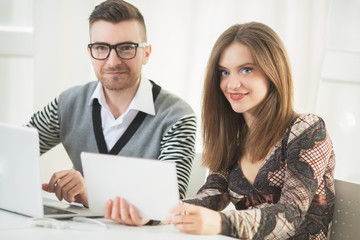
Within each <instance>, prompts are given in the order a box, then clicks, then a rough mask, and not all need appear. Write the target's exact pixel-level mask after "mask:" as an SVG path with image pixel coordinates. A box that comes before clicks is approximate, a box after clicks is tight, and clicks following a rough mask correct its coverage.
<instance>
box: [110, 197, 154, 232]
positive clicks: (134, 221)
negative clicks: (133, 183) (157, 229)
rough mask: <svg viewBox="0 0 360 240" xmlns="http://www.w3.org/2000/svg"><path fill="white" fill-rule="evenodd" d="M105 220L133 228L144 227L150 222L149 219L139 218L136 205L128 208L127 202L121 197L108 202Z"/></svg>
mask: <svg viewBox="0 0 360 240" xmlns="http://www.w3.org/2000/svg"><path fill="white" fill-rule="evenodd" d="M105 218H107V219H111V220H113V221H116V222H118V223H121V224H125V225H131V226H142V225H145V224H146V223H147V222H149V219H145V218H141V217H139V215H138V213H137V211H136V209H135V207H134V205H129V206H127V204H126V200H125V199H124V198H120V197H116V198H115V199H114V200H111V199H110V200H109V201H108V202H107V204H106V206H105Z"/></svg>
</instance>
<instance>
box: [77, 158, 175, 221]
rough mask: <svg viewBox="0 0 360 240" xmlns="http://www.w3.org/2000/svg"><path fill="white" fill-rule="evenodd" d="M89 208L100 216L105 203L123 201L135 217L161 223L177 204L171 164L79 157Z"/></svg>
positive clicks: (147, 160)
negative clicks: (132, 207)
mask: <svg viewBox="0 0 360 240" xmlns="http://www.w3.org/2000/svg"><path fill="white" fill-rule="evenodd" d="M81 162H82V166H83V171H84V179H85V186H86V191H87V194H88V201H89V208H90V210H91V211H93V212H96V213H101V214H104V208H105V205H106V203H107V201H108V200H109V199H114V198H115V197H116V196H118V197H121V198H125V199H126V202H127V203H130V204H132V205H134V206H135V208H136V209H137V212H138V214H139V216H141V217H144V218H148V219H152V220H160V221H161V220H165V218H166V217H167V216H169V214H170V209H171V207H173V206H175V205H176V204H178V203H179V189H178V183H177V175H176V164H175V163H174V162H166V161H159V160H157V159H156V160H154V159H144V158H134V157H123V156H118V155H109V154H100V153H88V152H82V153H81Z"/></svg>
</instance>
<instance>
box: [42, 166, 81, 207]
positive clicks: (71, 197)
mask: <svg viewBox="0 0 360 240" xmlns="http://www.w3.org/2000/svg"><path fill="white" fill-rule="evenodd" d="M42 188H43V190H45V191H48V192H53V193H55V195H56V197H57V198H58V199H59V200H60V201H61V200H63V199H65V200H66V201H68V202H74V201H76V202H79V203H83V204H85V203H86V205H87V196H86V190H85V183H84V178H83V177H82V175H81V173H80V172H79V171H75V170H74V169H69V170H63V171H59V172H56V173H54V174H53V175H52V177H51V179H50V181H49V183H48V184H46V183H45V184H43V185H42Z"/></svg>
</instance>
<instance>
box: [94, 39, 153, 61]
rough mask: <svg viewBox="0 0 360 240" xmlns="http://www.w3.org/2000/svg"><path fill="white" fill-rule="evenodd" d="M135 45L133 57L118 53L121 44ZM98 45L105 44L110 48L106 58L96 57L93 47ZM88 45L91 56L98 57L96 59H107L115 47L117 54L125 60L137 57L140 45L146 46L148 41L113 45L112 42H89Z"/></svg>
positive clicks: (124, 43)
mask: <svg viewBox="0 0 360 240" xmlns="http://www.w3.org/2000/svg"><path fill="white" fill-rule="evenodd" d="M127 44H128V45H129V44H130V45H133V46H134V47H135V53H134V56H133V57H131V58H123V57H120V54H119V53H118V51H117V47H118V46H121V45H127ZM96 45H105V46H108V47H109V48H110V50H109V53H108V55H107V56H106V57H105V58H96V57H94V55H93V52H92V47H93V46H96ZM88 47H89V48H90V53H91V57H92V58H94V59H96V60H105V59H107V58H108V57H109V56H110V53H111V50H112V49H114V51H115V52H116V55H117V56H118V57H119V58H120V59H123V60H130V59H133V58H135V57H136V53H137V49H138V48H139V47H146V43H145V42H141V43H134V42H123V43H118V44H115V45H111V44H108V43H89V44H88Z"/></svg>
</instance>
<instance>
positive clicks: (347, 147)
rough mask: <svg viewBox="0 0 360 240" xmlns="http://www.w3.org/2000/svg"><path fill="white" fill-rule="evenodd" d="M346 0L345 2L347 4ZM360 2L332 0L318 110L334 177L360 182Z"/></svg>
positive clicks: (355, 0)
mask: <svg viewBox="0 0 360 240" xmlns="http://www.w3.org/2000/svg"><path fill="white" fill-rule="evenodd" d="M344 2H346V4H344ZM359 13H360V1H358V0H347V1H343V0H333V1H331V5H330V11H329V18H328V24H327V27H328V31H327V37H326V46H327V47H326V54H325V59H324V64H323V68H322V80H321V85H320V86H321V87H320V91H319V95H318V102H317V103H318V104H317V112H318V113H319V115H321V116H322V117H323V118H324V119H325V121H326V124H327V128H328V130H329V133H330V135H331V137H332V140H333V143H334V148H335V154H336V168H335V177H336V178H338V179H342V180H347V181H352V182H356V183H360V174H359V171H358V170H359V169H360V156H359V154H357V151H358V147H359V146H360V139H359V133H360V111H359V109H360V71H359V68H360V45H359V43H360V14H359Z"/></svg>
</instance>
